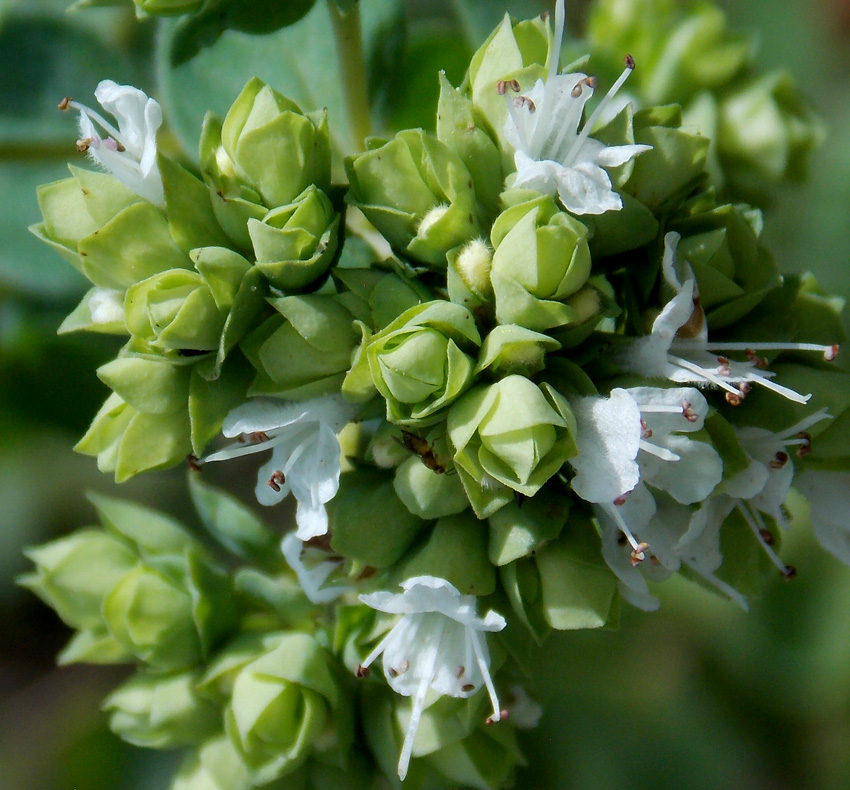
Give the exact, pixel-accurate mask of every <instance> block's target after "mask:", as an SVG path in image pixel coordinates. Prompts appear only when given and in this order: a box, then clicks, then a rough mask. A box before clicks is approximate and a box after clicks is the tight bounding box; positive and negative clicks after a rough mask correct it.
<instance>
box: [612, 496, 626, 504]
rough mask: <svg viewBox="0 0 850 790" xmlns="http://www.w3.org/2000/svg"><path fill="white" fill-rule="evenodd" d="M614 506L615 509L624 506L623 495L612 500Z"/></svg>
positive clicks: (624, 497) (624, 499) (624, 498)
mask: <svg viewBox="0 0 850 790" xmlns="http://www.w3.org/2000/svg"><path fill="white" fill-rule="evenodd" d="M614 504H615V505H616V506H617V507H620V506H621V505H625V504H626V495H625V494H623V496H618V497H617V498H616V499H615V500H614Z"/></svg>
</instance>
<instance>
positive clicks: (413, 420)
mask: <svg viewBox="0 0 850 790" xmlns="http://www.w3.org/2000/svg"><path fill="white" fill-rule="evenodd" d="M480 342H481V338H480V337H479V335H478V329H477V328H476V326H475V320H474V319H473V317H472V314H471V313H470V312H469V311H468V310H467V309H466V308H465V307H461V306H460V305H456V304H454V303H452V302H443V301H434V302H426V303H425V304H421V305H417V306H416V307H411V308H410V309H409V310H406V311H405V312H403V313H402V314H401V315H400V316H399V317H398V318H397V319H396V320H395V321H393V322H392V323H391V324H389V325H388V326H387V327H385V328H384V329H382V330H381V331H380V332H378V333H377V334H376V335H374V336H372V337H369V336H368V334H367V335H366V336H365V337H364V344H365V352H361V356H360V359H361V363H360V364H367V365H368V367H369V374H370V376H371V379H372V383H373V384H374V386H375V387H376V388H377V390H378V392H380V394H381V395H382V396H383V397H384V399H385V400H386V402H387V419H388V420H390V421H391V422H394V423H398V424H400V425H412V426H415V425H427V424H430V423H432V422H434V421H436V420H438V419H439V415H440V412H441V411H442V410H443V409H445V407H446V406H448V405H449V404H450V403H452V402H453V401H454V400H456V399H457V398H458V397H459V396H460V395H461V393H463V392H464V391H465V390H466V389H467V387H468V386H469V385H470V383H471V382H472V373H473V368H474V367H475V360H474V359H473V358H472V357H471V356H469V354H467V353H465V351H464V349H466V350H467V351H473V352H474V351H475V350H476V349H477V347H478V345H479V344H480ZM364 357H365V360H364ZM352 375H354V376H356V375H357V370H356V368H353V369H352Z"/></svg>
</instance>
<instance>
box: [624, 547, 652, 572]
mask: <svg viewBox="0 0 850 790" xmlns="http://www.w3.org/2000/svg"><path fill="white" fill-rule="evenodd" d="M648 548H649V544H648V543H638V545H637V548H636V549H634V550H633V551H632V553H631V554H630V555H629V559H631V561H632V567H633V568H636V567H637V566H638V565H640V564H641V563H642V562H643V561H644V560H645V559H646V550H647V549H648Z"/></svg>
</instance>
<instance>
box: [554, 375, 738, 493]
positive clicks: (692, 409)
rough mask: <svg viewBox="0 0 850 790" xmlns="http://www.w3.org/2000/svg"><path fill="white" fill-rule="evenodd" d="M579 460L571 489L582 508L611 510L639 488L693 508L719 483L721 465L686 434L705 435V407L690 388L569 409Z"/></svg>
mask: <svg viewBox="0 0 850 790" xmlns="http://www.w3.org/2000/svg"><path fill="white" fill-rule="evenodd" d="M572 407H573V413H574V414H575V417H576V425H577V433H576V445H577V447H578V451H579V454H578V455H577V456H576V457H575V458H572V459H570V464H571V465H572V467H573V468H574V469H575V470H576V476H575V477H574V478H573V480H572V487H573V490H574V491H575V492H576V493H577V494H578V495H579V496H580V497H581V498H582V499H584V500H585V501H587V502H594V503H598V504H610V503H613V502H615V501H616V500H618V499H619V498H621V497H622V496H624V495H625V494H627V493H628V492H629V491H631V490H632V489H634V487H635V486H636V485H637V484H638V482H639V481H641V480H642V481H643V482H644V483H647V484H649V485H651V486H653V487H654V488H658V489H661V490H663V491H667V492H669V493H670V494H671V495H672V496H673V497H674V498H675V499H676V500H677V501H678V502H681V503H682V504H686V505H688V504H692V503H694V502H700V501H702V500H703V499H705V497H707V496H708V495H709V494H710V493H711V491H712V490H713V489H714V487H715V486H716V485H717V484H718V483H719V482H720V480H721V477H722V475H723V462H722V461H721V460H720V456H719V455H718V453H717V451H716V450H715V449H714V448H713V447H712V446H711V445H709V444H706V443H705V442H700V441H694V440H692V439H690V438H688V437H687V436H682V435H681V434H682V433H692V432H694V431H698V430H700V429H701V428H702V426H703V423H704V421H705V416H706V414H708V402H707V401H706V400H705V398H704V397H703V396H702V394H701V393H700V392H699V391H697V390H696V389H694V388H693V387H680V388H673V389H662V388H659V387H632V388H630V389H620V388H616V389H614V390H612V391H611V397H610V398H593V397H591V398H581V399H579V400H576V401H574V402H573V404H572Z"/></svg>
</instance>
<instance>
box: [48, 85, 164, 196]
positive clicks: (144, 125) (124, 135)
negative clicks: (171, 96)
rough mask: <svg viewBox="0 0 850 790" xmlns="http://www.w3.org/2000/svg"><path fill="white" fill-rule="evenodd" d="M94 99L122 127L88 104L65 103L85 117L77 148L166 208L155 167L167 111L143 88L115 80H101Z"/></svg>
mask: <svg viewBox="0 0 850 790" xmlns="http://www.w3.org/2000/svg"><path fill="white" fill-rule="evenodd" d="M94 96H95V98H96V99H97V100H98V102H99V103H100V105H101V107H103V109H104V110H106V111H107V112H108V113H110V114H111V115H112V116H114V118H115V120H116V121H117V122H118V128H117V129H116V128H115V127H114V126H113V125H112V124H111V123H109V121H107V120H106V119H105V118H103V116H101V115H100V114H99V113H97V112H95V111H94V110H92V109H90V108H89V107H86V106H85V105H84V104H80V103H79V102H75V101H70V100H65V101H63V102H62V104H60V107H62V109H74V110H79V113H80V120H79V128H80V139H79V140H78V142H77V147H78V148H79V149H80V150H81V151H87V152H88V155H89V156H90V157H91V159H92V160H93V161H94V162H95V163H97V164H98V165H100V167H102V168H103V169H104V170H107V171H109V172H110V173H112V175H114V176H115V177H116V178H117V179H118V180H119V181H121V182H122V183H123V184H125V185H126V186H128V187H129V188H130V189H132V190H133V191H134V192H135V193H136V194H138V195H141V196H142V197H143V198H145V199H146V200H149V201H150V202H151V203H155V204H156V205H158V206H162V205H164V202H165V197H164V194H163V190H162V178H161V177H160V175H159V168H158V167H157V164H156V132H157V130H158V129H159V127H160V126H161V124H162V108H161V107H160V106H159V104H158V103H157V102H156V101H154V100H153V99H151V98H149V97H148V95H147V94H146V93H144V92H143V91H140V90H139V89H138V88H134V87H133V86H131V85H118V84H117V83H115V82H113V81H112V80H103V81H101V82H100V84H99V85H98V86H97V89H96V90H95V92H94ZM98 127H100V130H98ZM104 133H105V134H104Z"/></svg>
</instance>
